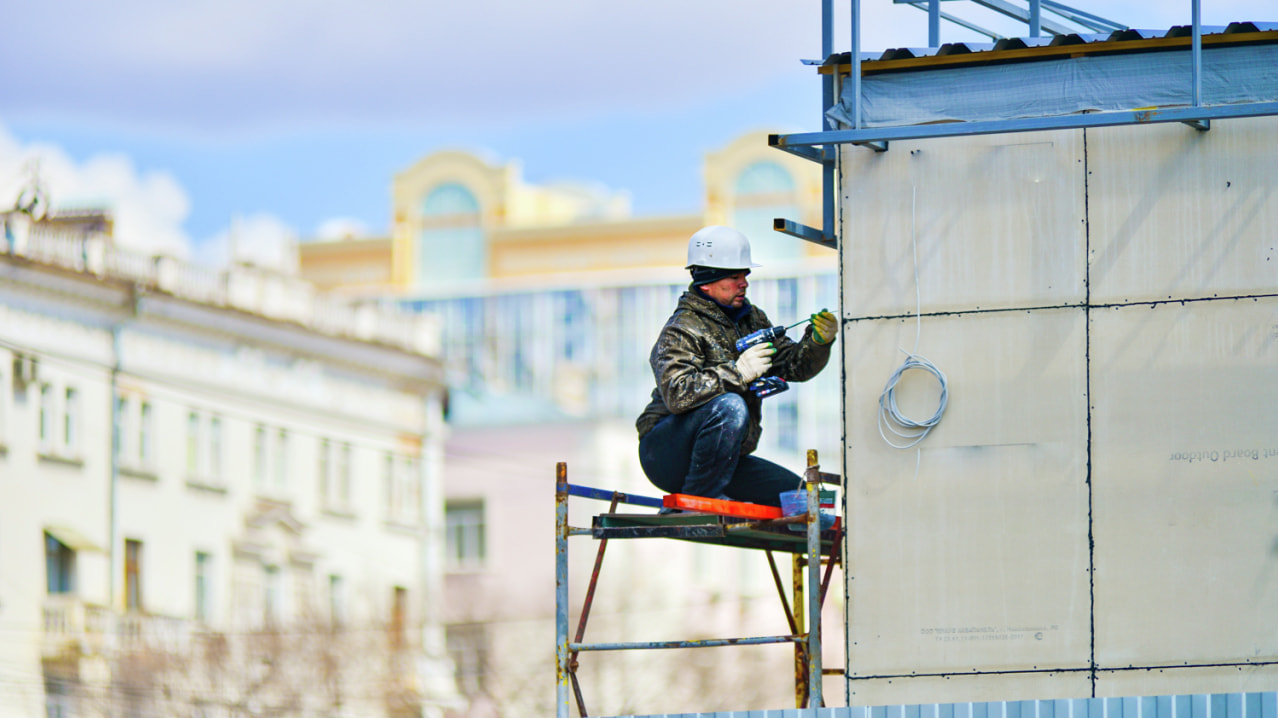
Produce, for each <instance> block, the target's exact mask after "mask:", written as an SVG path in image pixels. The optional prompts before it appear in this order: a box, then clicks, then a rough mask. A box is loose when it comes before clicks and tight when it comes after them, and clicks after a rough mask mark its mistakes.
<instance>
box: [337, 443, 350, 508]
mask: <svg viewBox="0 0 1278 718" xmlns="http://www.w3.org/2000/svg"><path fill="white" fill-rule="evenodd" d="M337 501H338V503H339V504H340V505H341V506H342V507H343V508H347V507H349V506H350V504H351V445H350V444H342V449H341V451H340V452H339V453H338V455H337Z"/></svg>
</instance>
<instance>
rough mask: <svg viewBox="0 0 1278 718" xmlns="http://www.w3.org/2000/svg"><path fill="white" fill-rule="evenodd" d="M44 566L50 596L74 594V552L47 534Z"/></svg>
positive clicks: (45, 537) (45, 536)
mask: <svg viewBox="0 0 1278 718" xmlns="http://www.w3.org/2000/svg"><path fill="white" fill-rule="evenodd" d="M44 564H45V578H46V581H47V584H48V589H49V593H50V594H57V593H74V592H75V551H74V550H73V549H71V548H70V547H69V546H67V545H66V544H64V543H62V542H61V541H59V540H57V539H56V538H54V537H53V536H51V535H49V534H48V533H46V534H45V535H44Z"/></svg>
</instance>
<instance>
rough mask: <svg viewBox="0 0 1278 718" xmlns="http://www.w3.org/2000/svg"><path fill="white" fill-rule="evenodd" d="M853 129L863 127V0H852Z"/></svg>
mask: <svg viewBox="0 0 1278 718" xmlns="http://www.w3.org/2000/svg"><path fill="white" fill-rule="evenodd" d="M852 129H854V130H859V129H861V0H852Z"/></svg>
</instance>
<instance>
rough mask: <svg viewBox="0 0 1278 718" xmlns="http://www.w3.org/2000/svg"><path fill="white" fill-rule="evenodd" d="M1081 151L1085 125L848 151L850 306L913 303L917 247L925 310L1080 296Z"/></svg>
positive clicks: (900, 310) (874, 309) (892, 308)
mask: <svg viewBox="0 0 1278 718" xmlns="http://www.w3.org/2000/svg"><path fill="white" fill-rule="evenodd" d="M1082 153H1083V141H1082V133H1080V132H1078V131H1061V132H1051V133H1026V134H1019V135H989V136H983V137H972V138H966V139H963V140H959V141H955V140H945V139H941V140H923V141H919V140H912V141H903V142H893V143H892V149H891V150H890V151H889V152H885V153H876V152H867V151H864V150H861V149H859V148H855V149H853V150H851V151H848V150H844V151H843V155H842V162H843V168H842V172H843V181H842V184H841V187H842V193H843V228H844V236H843V240H842V241H843V242H844V245H845V247H846V251H844V253H843V282H844V286H845V291H846V296H845V297H844V307H845V310H847V311H849V312H851V313H852V314H853V315H854V316H858V317H873V316H891V315H897V314H911V313H913V312H914V310H915V304H916V302H915V300H916V294H915V290H916V284H915V281H914V275H915V267H916V254H917V270H918V280H919V281H918V284H917V289H918V293H919V295H921V297H922V302H923V306H924V311H931V312H938V311H963V310H974V309H1003V308H1007V307H1020V306H1055V305H1061V304H1081V303H1082V302H1083V301H1084V298H1085V295H1086V287H1085V284H1084V282H1083V276H1084V272H1083V267H1084V262H1085V261H1086V253H1085V252H1086V243H1085V238H1086V225H1085V223H1084V222H1083V218H1084V206H1083V190H1084V185H1083V161H1082V160H1083V154H1082ZM916 245H917V249H916Z"/></svg>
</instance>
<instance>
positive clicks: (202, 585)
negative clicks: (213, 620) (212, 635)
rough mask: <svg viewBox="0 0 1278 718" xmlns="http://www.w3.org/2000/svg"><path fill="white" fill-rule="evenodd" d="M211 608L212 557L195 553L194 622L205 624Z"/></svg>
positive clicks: (199, 552)
mask: <svg viewBox="0 0 1278 718" xmlns="http://www.w3.org/2000/svg"><path fill="white" fill-rule="evenodd" d="M212 608H213V557H212V556H211V555H209V554H207V553H204V552H202V551H196V552H195V620H197V621H200V622H201V623H207V622H208V620H209V616H210V615H211V614H210V611H211V610H212Z"/></svg>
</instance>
